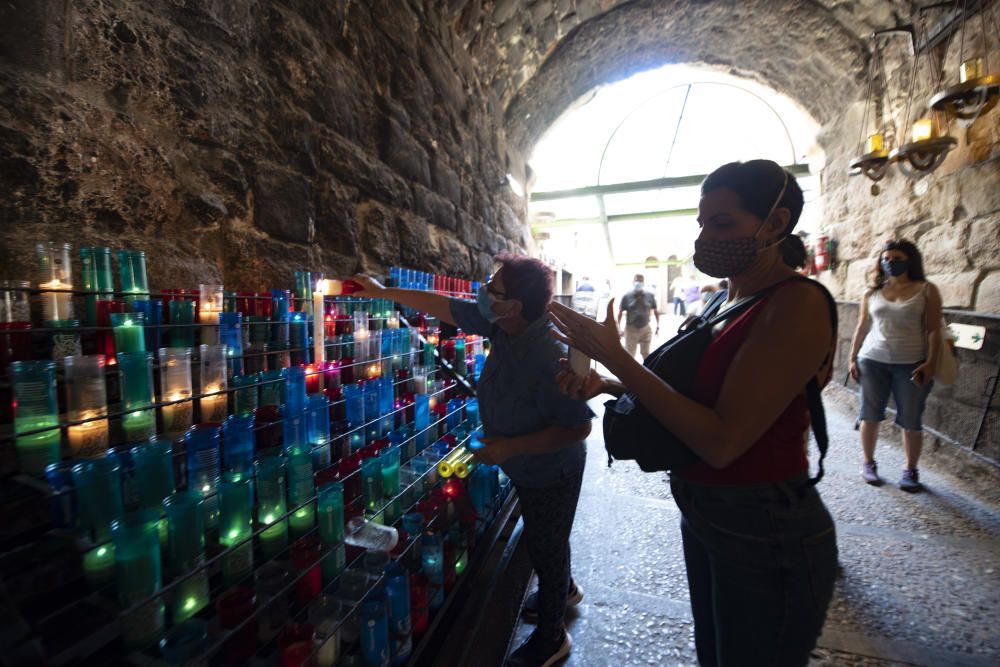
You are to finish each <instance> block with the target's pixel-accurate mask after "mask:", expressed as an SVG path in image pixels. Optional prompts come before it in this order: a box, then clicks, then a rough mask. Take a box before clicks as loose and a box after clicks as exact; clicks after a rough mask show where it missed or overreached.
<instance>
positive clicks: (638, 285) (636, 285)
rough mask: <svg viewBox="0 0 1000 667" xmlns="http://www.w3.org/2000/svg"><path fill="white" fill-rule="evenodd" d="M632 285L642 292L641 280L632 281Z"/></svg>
mask: <svg viewBox="0 0 1000 667" xmlns="http://www.w3.org/2000/svg"><path fill="white" fill-rule="evenodd" d="M632 287H634V288H635V291H636V292H641V291H642V288H643V284H642V283H640V282H639V281H636V282H634V283H632Z"/></svg>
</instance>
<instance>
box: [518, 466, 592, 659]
mask: <svg viewBox="0 0 1000 667" xmlns="http://www.w3.org/2000/svg"><path fill="white" fill-rule="evenodd" d="M582 482H583V468H582V467H581V468H580V472H579V474H575V475H571V476H569V477H565V478H563V479H561V480H559V481H558V482H556V483H554V484H551V485H549V486H546V487H544V488H540V489H531V488H526V487H520V486H519V487H517V495H518V497H519V498H520V500H521V515H522V517H523V518H524V539H525V542H526V544H527V547H528V557H529V558H530V559H531V565H532V567H533V568H535V574H537V575H538V630H537V631H538V632H540V633H542V636H543V637H548V638H550V639H553V640H554V639H558V638H559V637H560V636H561V635H562V630H563V616H564V614H565V613H566V596H567V595H568V594H569V580H570V553H569V551H570V549H569V534H570V531H571V530H572V529H573V518H574V517H575V516H576V504H577V501H578V500H579V499H580V485H581V483H582Z"/></svg>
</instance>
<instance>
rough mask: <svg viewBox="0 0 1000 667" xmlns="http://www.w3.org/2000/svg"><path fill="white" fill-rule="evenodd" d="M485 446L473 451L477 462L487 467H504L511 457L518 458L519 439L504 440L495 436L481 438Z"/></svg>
mask: <svg viewBox="0 0 1000 667" xmlns="http://www.w3.org/2000/svg"><path fill="white" fill-rule="evenodd" d="M480 440H481V441H482V443H483V446H482V447H480V448H478V449H473V450H472V455H473V456H475V457H476V460H477V461H479V462H480V463H485V464H486V465H502V464H503V462H504V461H506V460H507V459H509V458H510V457H511V456H516V455H517V454H518V452H517V445H518V442H517V438H504V437H501V436H493V437H486V438H480Z"/></svg>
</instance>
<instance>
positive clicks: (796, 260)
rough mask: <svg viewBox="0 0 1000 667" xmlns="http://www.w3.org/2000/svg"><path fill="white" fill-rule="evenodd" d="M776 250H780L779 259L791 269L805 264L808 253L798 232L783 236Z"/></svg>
mask: <svg viewBox="0 0 1000 667" xmlns="http://www.w3.org/2000/svg"><path fill="white" fill-rule="evenodd" d="M778 250H779V251H780V252H781V259H783V260H784V261H785V264H787V265H788V266H790V267H792V268H793V269H801V268H802V267H804V266H805V265H806V258H807V257H808V256H809V255H808V253H807V252H806V244H805V243H803V242H802V238H801V237H800V236H799V235H798V234H788V235H787V236H785V238H783V239H782V240H781V245H779V246H778Z"/></svg>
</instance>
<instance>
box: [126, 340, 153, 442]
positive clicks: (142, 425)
mask: <svg viewBox="0 0 1000 667" xmlns="http://www.w3.org/2000/svg"><path fill="white" fill-rule="evenodd" d="M116 356H117V358H118V368H119V369H120V371H121V375H122V403H123V404H124V408H125V411H126V414H125V415H123V416H122V428H123V429H124V431H125V439H126V441H127V442H130V443H140V442H145V441H146V440H149V439H150V438H152V437H153V436H154V435H156V412H155V410H152V409H145V410H144V409H142V408H148V406H150V405H152V403H153V366H152V363H153V355H152V354H150V353H148V352H121V353H119V354H117V355H116Z"/></svg>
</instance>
